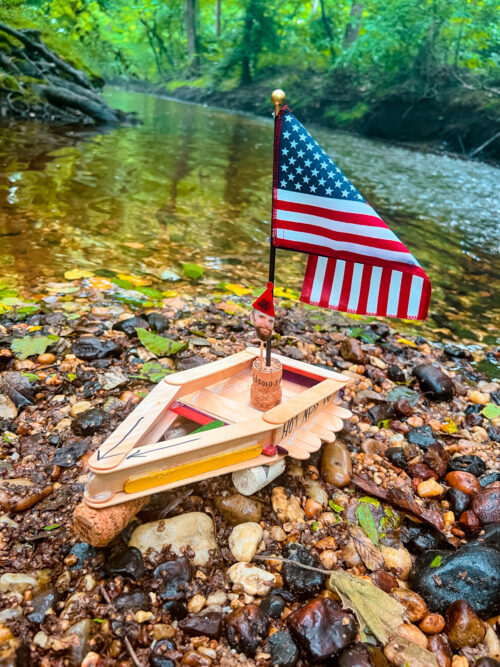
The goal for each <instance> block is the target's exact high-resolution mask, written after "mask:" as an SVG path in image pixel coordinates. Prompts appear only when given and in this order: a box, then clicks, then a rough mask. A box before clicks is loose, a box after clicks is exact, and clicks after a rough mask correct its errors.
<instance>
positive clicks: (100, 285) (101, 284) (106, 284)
mask: <svg viewBox="0 0 500 667" xmlns="http://www.w3.org/2000/svg"><path fill="white" fill-rule="evenodd" d="M89 285H90V286H91V287H93V288H94V289H98V290H101V291H102V292H104V291H106V290H108V289H112V288H113V287H114V285H113V283H112V282H110V281H109V280H106V278H101V277H100V276H94V277H93V278H90V280H89Z"/></svg>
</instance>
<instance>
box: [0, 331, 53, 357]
mask: <svg viewBox="0 0 500 667" xmlns="http://www.w3.org/2000/svg"><path fill="white" fill-rule="evenodd" d="M57 340H59V336H56V335H54V334H51V335H49V336H24V338H15V339H14V340H13V341H12V343H11V346H10V348H11V350H12V352H14V354H15V355H16V357H17V358H18V359H21V361H22V360H23V359H27V358H28V357H31V356H33V355H35V354H37V355H38V354H43V353H44V352H45V350H46V349H47V348H48V347H49V345H52V343H55V342H56V341H57Z"/></svg>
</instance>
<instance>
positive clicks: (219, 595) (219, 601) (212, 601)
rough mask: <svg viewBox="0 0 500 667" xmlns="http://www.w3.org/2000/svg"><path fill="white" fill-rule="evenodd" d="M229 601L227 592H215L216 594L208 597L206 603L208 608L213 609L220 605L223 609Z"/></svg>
mask: <svg viewBox="0 0 500 667" xmlns="http://www.w3.org/2000/svg"><path fill="white" fill-rule="evenodd" d="M226 601H227V595H226V591H223V590H219V591H215V592H214V593H210V595H209V596H208V597H207V601H206V603H205V604H206V606H207V607H211V606H212V605H218V606H220V607H223V606H224V605H225V604H226Z"/></svg>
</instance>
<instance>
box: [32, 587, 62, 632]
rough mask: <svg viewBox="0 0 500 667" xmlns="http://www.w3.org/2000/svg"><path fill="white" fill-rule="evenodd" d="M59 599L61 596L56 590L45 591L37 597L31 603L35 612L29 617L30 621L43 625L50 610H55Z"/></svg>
mask: <svg viewBox="0 0 500 667" xmlns="http://www.w3.org/2000/svg"><path fill="white" fill-rule="evenodd" d="M59 598H60V595H59V593H58V592H57V591H56V590H45V591H41V592H40V593H38V594H37V595H35V596H34V597H33V599H32V600H31V601H30V603H29V604H30V607H33V611H32V612H30V613H29V614H28V615H27V616H28V619H29V620H30V621H31V622H32V623H37V624H40V623H42V622H43V619H44V618H45V616H46V615H47V613H48V612H49V610H50V609H52V610H53V609H54V606H55V604H56V603H57V601H58V600H59Z"/></svg>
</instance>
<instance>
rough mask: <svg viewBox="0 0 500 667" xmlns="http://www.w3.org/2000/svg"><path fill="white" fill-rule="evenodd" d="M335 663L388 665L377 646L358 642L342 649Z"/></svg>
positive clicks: (364, 666)
mask: <svg viewBox="0 0 500 667" xmlns="http://www.w3.org/2000/svg"><path fill="white" fill-rule="evenodd" d="M336 664H337V665H338V667H389V663H388V662H387V659H386V657H385V655H384V654H383V653H382V651H381V650H380V649H379V648H377V647H376V646H370V645H369V644H362V643H360V642H356V643H355V644H353V645H352V646H350V647H349V648H346V649H345V650H344V651H342V653H341V654H340V655H339V657H338V659H337V663H336Z"/></svg>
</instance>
